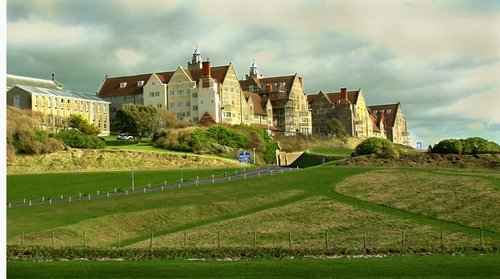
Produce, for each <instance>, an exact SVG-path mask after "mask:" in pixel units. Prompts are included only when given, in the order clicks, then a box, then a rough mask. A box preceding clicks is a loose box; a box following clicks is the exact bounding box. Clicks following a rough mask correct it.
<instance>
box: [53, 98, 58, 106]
mask: <svg viewBox="0 0 500 279" xmlns="http://www.w3.org/2000/svg"><path fill="white" fill-rule="evenodd" d="M53 101H54V108H55V109H57V98H54V100H53Z"/></svg>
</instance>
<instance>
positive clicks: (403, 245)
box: [401, 231, 405, 251]
mask: <svg viewBox="0 0 500 279" xmlns="http://www.w3.org/2000/svg"><path fill="white" fill-rule="evenodd" d="M404 249H405V232H404V231H401V251H404Z"/></svg>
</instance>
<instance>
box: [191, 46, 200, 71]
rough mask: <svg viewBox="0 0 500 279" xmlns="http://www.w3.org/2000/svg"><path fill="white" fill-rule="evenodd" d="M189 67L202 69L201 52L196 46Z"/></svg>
mask: <svg viewBox="0 0 500 279" xmlns="http://www.w3.org/2000/svg"><path fill="white" fill-rule="evenodd" d="M188 69H201V52H200V50H199V49H198V46H196V48H195V50H194V52H193V56H192V57H191V62H188Z"/></svg>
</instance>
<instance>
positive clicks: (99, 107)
mask: <svg viewBox="0 0 500 279" xmlns="http://www.w3.org/2000/svg"><path fill="white" fill-rule="evenodd" d="M97 113H101V105H99V104H97Z"/></svg>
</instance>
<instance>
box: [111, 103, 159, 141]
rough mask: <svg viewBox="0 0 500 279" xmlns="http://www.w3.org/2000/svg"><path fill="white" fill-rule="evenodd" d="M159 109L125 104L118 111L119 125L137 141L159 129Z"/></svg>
mask: <svg viewBox="0 0 500 279" xmlns="http://www.w3.org/2000/svg"><path fill="white" fill-rule="evenodd" d="M157 120H158V111H157V110H156V108H154V107H150V106H143V105H138V104H125V105H123V106H122V108H121V109H120V110H118V112H117V113H116V122H117V127H118V129H119V130H120V132H122V133H129V134H131V135H133V136H134V140H135V142H139V141H140V140H141V139H142V137H144V136H149V135H151V134H153V133H154V132H156V130H157V129H158V121H157Z"/></svg>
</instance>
